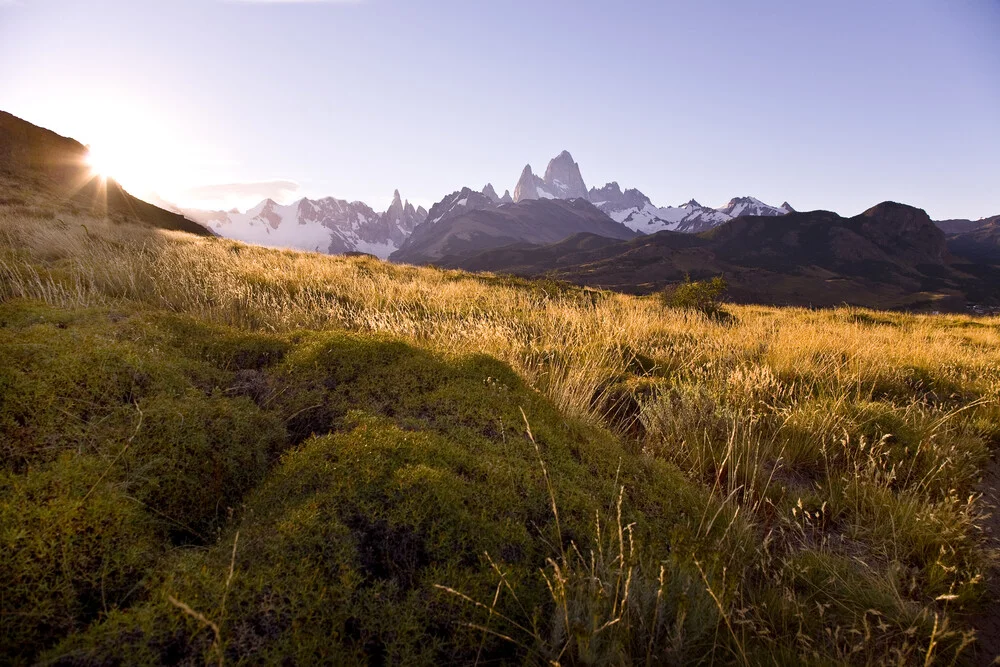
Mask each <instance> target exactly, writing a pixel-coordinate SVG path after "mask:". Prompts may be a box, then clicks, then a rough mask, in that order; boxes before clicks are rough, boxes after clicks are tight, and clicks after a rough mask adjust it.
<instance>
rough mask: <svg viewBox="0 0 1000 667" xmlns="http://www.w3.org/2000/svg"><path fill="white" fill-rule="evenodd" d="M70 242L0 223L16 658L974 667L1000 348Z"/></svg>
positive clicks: (913, 325)
mask: <svg viewBox="0 0 1000 667" xmlns="http://www.w3.org/2000/svg"><path fill="white" fill-rule="evenodd" d="M904 213H905V212H904ZM68 219H70V220H73V221H74V222H79V223H80V224H66V225H53V224H46V222H47V221H45V220H41V219H38V218H35V217H30V216H26V215H25V214H24V213H23V212H22V211H21V210H20V208H19V207H18V206H16V205H11V204H9V203H6V202H0V527H2V530H0V582H2V592H3V594H2V595H0V619H2V623H0V662H2V663H4V664H8V663H13V664H34V663H39V662H40V663H42V664H60V665H97V664H178V663H179V664H203V663H208V662H210V663H213V664H217V663H219V662H229V663H230V664H240V663H260V664H272V663H282V662H288V663H294V664H315V663H332V664H345V663H346V664H372V663H376V664H384V663H392V664H420V665H423V664H426V665H432V664H470V663H473V664H474V663H475V662H476V661H477V660H478V661H480V662H482V663H483V664H541V663H547V664H551V663H552V662H553V661H556V660H558V661H560V662H561V663H562V664H584V663H596V664H619V663H628V664H692V663H695V664H697V663H699V662H709V661H714V662H715V663H723V664H731V663H733V664H771V663H774V662H780V663H782V664H804V663H805V664H813V663H821V664H843V663H845V662H848V663H853V664H859V665H860V664H885V663H892V664H921V665H922V664H927V663H928V662H930V663H934V662H935V661H936V662H939V663H941V664H951V663H952V662H953V658H956V657H957V658H959V661H961V660H962V659H963V658H970V659H975V658H976V657H977V656H974V655H971V656H970V655H969V654H970V653H971V651H972V650H973V649H970V648H969V646H968V644H967V643H966V642H965V641H964V640H965V639H971V637H969V636H966V635H963V633H964V632H966V631H967V629H968V628H970V627H971V624H970V623H969V622H968V618H969V616H968V615H969V614H971V613H976V612H977V611H978V610H980V609H981V607H980V606H979V601H980V600H981V598H982V593H983V591H984V590H985V584H988V583H989V582H991V581H995V580H996V577H997V575H996V574H995V573H992V572H989V571H987V570H985V567H986V565H985V564H986V563H987V561H986V553H985V551H984V550H983V548H982V542H981V532H980V530H979V526H978V524H977V522H978V521H979V517H980V516H981V515H982V514H983V512H984V510H985V508H984V507H983V505H982V501H981V500H980V498H979V496H978V495H976V494H975V493H974V491H975V488H976V484H977V482H978V480H979V479H980V472H981V470H982V469H983V466H984V465H985V464H986V463H987V461H988V460H989V457H990V450H991V447H993V445H994V444H995V443H996V442H997V440H998V438H1000V427H998V426H997V425H998V424H1000V405H998V403H997V401H996V388H997V386H1000V328H998V326H997V324H998V322H997V320H996V319H988V318H971V317H963V316H938V317H929V316H916V315H909V314H901V313H887V312H872V311H860V310H857V309H835V310H826V311H808V312H807V311H803V310H798V309H777V308H761V307H755V306H740V305H732V304H729V305H727V306H726V309H727V311H729V313H730V317H729V318H728V319H727V320H726V321H724V322H723V321H717V320H714V319H710V318H707V317H705V316H703V315H702V314H700V313H697V312H689V311H683V310H676V309H672V308H665V307H664V306H663V305H662V303H660V301H659V300H658V299H654V298H644V297H634V296H628V295H623V294H616V293H611V292H604V291H597V290H591V289H583V288H577V287H573V286H570V285H566V284H564V283H557V282H555V281H541V282H534V281H528V280H523V279H517V278H510V277H498V276H483V275H472V274H466V273H461V272H456V271H444V270H436V269H430V268H420V267H412V266H398V265H393V264H389V263H386V262H381V261H378V260H375V259H372V258H350V257H330V256H322V255H316V254H312V253H298V252H291V251H277V250H271V249H267V248H261V247H255V246H247V245H244V244H241V243H238V242H234V241H232V240H229V239H223V238H218V237H199V236H194V235H191V234H161V233H158V232H156V231H155V230H151V229H150V228H149V227H148V226H136V225H132V224H128V223H124V224H122V223H117V222H115V221H113V220H108V219H97V218H93V217H85V216H82V215H81V216H78V217H77V218H68ZM901 223H905V220H902V221H901ZM859 224H860V225H864V224H866V223H865V222H864V221H860V222H859ZM84 225H85V226H84ZM686 238H687V239H688V241H689V242H692V243H695V244H698V243H703V242H704V239H701V238H698V237H686ZM577 241H578V243H577V247H578V250H580V251H587V250H588V249H591V250H592V249H593V248H594V247H599V246H601V245H602V244H605V243H607V240H605V239H601V238H599V237H594V236H589V237H580V236H578V237H577ZM619 512H620V514H619ZM598 521H599V523H598ZM984 577H985V582H984ZM873 619H877V621H873ZM734 620H736V621H738V622H739V623H738V625H735V627H734V623H733V621H734ZM567 626H568V627H571V628H573V631H572V636H567V634H566V632H565V630H566V628H567ZM932 654H933V655H932ZM928 656H930V657H931V658H932V659H931V660H928ZM978 657H982V656H978ZM987 662H988V661H987Z"/></svg>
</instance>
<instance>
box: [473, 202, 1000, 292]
mask: <svg viewBox="0 0 1000 667" xmlns="http://www.w3.org/2000/svg"><path fill="white" fill-rule="evenodd" d="M454 265H456V266H460V267H461V268H465V269H469V270H475V271H500V272H510V273H514V274H519V275H526V276H530V275H547V276H551V277H557V278H560V279H564V280H568V281H571V282H574V283H578V284H583V285H592V286H600V287H605V288H610V289H617V290H622V291H626V292H636V293H648V292H652V291H655V290H657V289H660V288H662V287H663V286H665V285H667V284H670V283H673V282H678V281H680V280H682V279H683V278H684V276H685V275H687V274H690V275H691V276H692V277H695V278H703V277H709V276H713V275H719V274H722V275H724V276H725V277H726V280H727V282H728V283H729V285H730V290H729V294H730V297H731V298H733V299H734V300H736V301H740V302H744V303H768V304H775V305H800V306H808V305H811V306H834V305H838V304H853V305H859V306H867V307H879V308H910V309H913V308H917V309H919V308H926V309H934V310H948V309H951V310H962V309H964V307H965V305H966V303H967V302H968V301H976V302H979V301H982V300H984V299H985V300H989V299H990V298H991V295H992V298H993V299H994V300H995V299H996V298H998V296H1000V295H997V294H996V290H995V289H994V288H993V287H992V285H995V284H996V282H995V281H993V280H992V279H987V278H988V277H984V276H983V275H982V272H981V271H978V269H977V268H976V267H970V266H969V265H968V261H967V260H962V259H960V258H955V257H952V256H951V255H950V253H949V251H948V247H947V245H946V240H945V236H944V234H943V232H941V231H940V230H939V229H938V228H937V227H935V226H934V224H933V223H932V222H931V220H930V219H929V218H928V217H927V215H926V213H924V212H923V211H922V210H920V209H916V208H913V207H909V206H905V205H901V204H895V203H891V202H886V203H883V204H879V205H878V206H875V207H873V208H871V209H869V210H868V211H865V212H864V213H862V214H861V215H858V216H855V217H853V218H842V217H840V216H838V215H837V214H835V213H831V212H828V211H812V212H807V213H797V212H793V213H789V214H787V215H782V216H766V217H743V218H737V219H735V220H732V221H730V222H728V223H725V224H722V225H719V226H718V227H715V228H714V229H712V230H710V231H707V232H704V233H701V234H697V235H685V234H676V233H671V232H661V233H659V234H654V235H651V236H644V237H640V238H638V239H634V240H631V241H627V242H623V243H617V244H609V243H603V242H597V241H594V240H592V239H579V238H578V239H567V240H565V241H563V242H561V243H558V244H554V245H548V246H539V245H535V246H527V245H524V244H521V245H515V246H512V247H510V248H504V249H499V250H495V251H490V252H487V253H481V254H479V255H477V256H475V257H470V258H468V259H465V260H463V261H460V262H456V263H455V264H454ZM977 271H978V273H977Z"/></svg>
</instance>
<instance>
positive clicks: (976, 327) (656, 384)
mask: <svg viewBox="0 0 1000 667" xmlns="http://www.w3.org/2000/svg"><path fill="white" fill-rule="evenodd" d="M41 217H42V216H39V214H38V211H32V210H25V209H24V207H21V208H19V209H17V210H14V209H11V208H9V207H8V208H6V209H4V208H2V207H0V300H5V299H13V298H28V299H39V300H42V301H45V302H46V303H48V304H52V305H58V306H77V305H102V306H107V307H110V308H116V307H127V306H128V304H143V305H147V306H152V307H156V308H162V309H166V310H170V311H174V312H179V313H187V314H192V315H196V316H198V317H200V318H204V319H206V320H209V321H213V322H217V323H224V324H228V325H233V326H237V327H241V328H246V329H252V330H264V331H293V330H296V329H343V330H350V331H359V332H384V333H390V334H392V335H394V336H398V337H401V338H403V339H406V340H408V341H410V342H412V343H415V344H417V345H420V346H423V347H426V348H429V349H432V350H434V351H437V352H440V353H444V354H445V355H448V354H460V353H468V352H469V351H476V352H483V353H486V354H489V355H492V356H495V357H497V358H499V359H502V360H504V361H506V362H508V363H509V364H510V365H511V366H512V367H513V368H514V369H515V370H516V371H517V372H518V373H519V374H520V375H522V376H523V377H524V378H525V380H526V381H527V382H528V383H529V384H530V385H531V386H533V387H535V388H536V389H538V390H539V391H541V392H543V393H544V394H546V395H547V396H548V397H549V398H550V399H551V400H552V401H553V402H554V403H555V404H556V405H557V406H558V407H559V408H560V409H562V410H563V411H564V412H565V413H566V414H569V415H572V416H575V417H581V418H585V419H588V420H591V421H592V422H595V423H598V422H600V423H605V424H606V425H607V426H609V427H611V428H614V429H617V430H619V431H620V432H621V434H622V437H623V438H625V439H626V440H627V442H629V443H631V445H632V446H634V447H636V448H637V449H641V450H642V451H644V452H646V453H647V454H648V455H649V456H652V457H657V458H662V459H666V460H668V461H670V462H672V463H673V464H675V465H677V466H678V467H680V468H681V469H682V470H684V471H685V472H686V474H687V475H689V476H690V477H691V478H692V479H696V480H698V481H700V482H701V483H703V484H704V485H706V487H708V488H710V489H711V490H712V491H713V492H714V493H715V494H717V496H718V497H719V498H720V499H722V500H723V502H724V503H725V504H726V506H727V507H729V508H730V509H731V510H732V512H734V513H735V514H736V515H739V516H741V517H742V518H743V519H744V520H746V521H748V522H749V523H750V525H752V526H753V527H754V531H753V532H752V533H751V535H752V537H750V538H748V540H749V541H748V543H747V544H746V545H745V549H746V550H747V552H751V553H754V554H756V555H757V556H756V563H757V565H756V566H755V567H754V568H750V569H749V570H748V571H745V572H742V573H739V575H737V576H734V577H731V578H730V581H731V582H732V583H731V589H730V590H726V591H719V592H718V597H717V598H716V599H715V600H714V601H711V608H710V609H709V610H708V611H705V610H704V609H702V608H701V607H699V609H700V610H701V611H699V612H698V613H700V614H711V613H720V614H721V615H722V616H723V617H724V618H725V619H726V622H727V623H729V624H731V627H732V628H733V633H734V634H735V635H737V636H738V637H742V636H746V635H750V634H753V635H754V636H755V637H756V638H757V639H758V640H761V638H763V641H764V642H765V644H767V642H771V643H772V644H773V650H774V651H776V653H775V654H774V656H771V657H772V658H774V659H775V660H778V661H781V660H784V659H788V660H790V661H796V660H800V659H820V658H822V657H824V656H825V657H827V658H829V657H830V656H834V657H835V659H837V660H841V659H842V660H847V661H853V662H883V661H893V662H900V663H919V662H924V661H925V660H928V661H933V660H935V659H938V658H943V657H945V656H948V657H950V656H954V655H956V654H957V653H958V652H961V651H962V650H964V649H965V648H966V644H967V643H968V640H969V639H970V635H969V634H968V633H967V632H965V631H963V630H962V628H963V627H964V626H963V625H962V622H963V621H962V620H961V619H962V618H963V614H965V613H968V612H969V610H973V611H974V609H975V603H976V600H977V597H978V596H979V595H981V592H982V582H983V578H984V576H991V575H988V568H989V563H988V562H986V560H985V559H984V556H983V551H982V548H981V538H980V536H979V532H978V528H977V526H978V525H980V523H981V522H982V516H983V514H984V512H985V508H984V507H983V506H982V503H981V500H980V498H979V496H978V494H977V492H976V484H977V481H978V480H979V477H980V475H981V473H982V470H983V467H984V466H985V465H986V463H987V461H988V459H989V456H990V452H991V449H992V448H994V447H996V446H997V444H998V443H1000V319H997V318H979V319H973V318H970V317H965V316H956V315H940V316H931V315H915V314H901V313H888V312H874V311H860V310H856V309H851V308H841V309H834V310H826V311H811V310H807V309H798V308H780V309H779V308H770V307H763V306H739V305H727V306H726V310H727V311H728V312H729V313H730V314H731V315H732V317H731V318H729V319H727V320H725V321H720V320H717V319H711V318H709V317H706V316H705V315H703V314H701V313H698V312H692V311H688V310H678V309H670V308H665V307H664V306H663V305H662V303H661V302H660V301H659V300H657V299H654V298H640V297H632V296H626V295H621V294H614V293H609V292H604V291H599V290H589V289H578V288H570V287H567V286H564V285H558V284H552V283H547V282H544V281H542V282H532V281H526V280H521V279H515V278H507V277H502V276H492V275H483V276H474V275H469V274H465V273H461V272H455V271H442V270H437V269H430V268H417V267H410V266H395V265H390V264H387V263H384V262H380V261H377V260H374V259H368V258H344V257H330V256H323V255H317V254H311V253H302V252H292V251H278V250H271V249H264V248H258V247H253V246H248V245H244V244H241V243H237V242H233V241H230V240H225V239H219V238H196V237H192V236H188V235H184V234H180V233H172V232H159V231H154V230H149V229H146V228H143V227H141V226H136V225H131V224H121V223H115V222H109V221H105V220H95V219H91V218H81V217H75V216H72V215H68V214H60V215H58V216H44V217H47V218H52V219H46V220H44V221H42V220H41V219H40V218H41ZM609 405H610V406H612V407H613V408H614V409H610V408H609ZM640 562H641V554H640V553H639V552H638V551H635V550H634V549H633V545H632V542H631V540H630V537H629V533H628V529H627V526H624V527H623V526H621V524H620V523H619V524H618V526H617V528H616V531H612V535H611V538H610V542H607V543H602V542H598V543H597V544H595V545H594V549H593V551H592V552H591V553H590V554H587V555H585V554H584V553H583V552H581V551H575V550H574V551H573V552H571V553H562V554H560V556H559V557H558V558H557V559H554V560H553V561H552V562H551V568H550V570H549V572H548V573H547V576H548V577H549V584H550V589H551V591H552V594H553V599H554V601H555V603H556V605H557V606H561V607H562V608H563V610H564V611H563V613H564V616H565V618H564V620H563V621H562V625H559V624H556V625H555V626H553V627H555V628H556V629H555V630H553V632H556V633H557V636H551V637H549V638H548V639H544V641H543V639H542V638H540V637H539V636H538V635H537V633H534V631H533V632H532V634H531V640H532V641H533V642H534V644H533V645H534V646H535V650H537V651H538V652H539V655H543V656H544V657H545V658H546V659H559V657H560V655H563V656H564V655H565V654H564V651H565V650H569V649H566V646H569V645H570V644H572V645H573V647H574V648H573V649H572V651H574V652H575V653H574V655H576V657H577V658H578V659H579V660H580V661H584V662H588V661H594V662H600V660H599V659H598V658H599V656H598V654H601V655H610V653H614V652H620V651H623V650H624V649H623V648H622V647H621V642H622V641H625V640H624V639H622V637H621V636H618V635H616V633H618V630H619V629H620V628H626V627H638V626H637V624H640V620H639V619H647V617H648V614H649V613H652V614H653V615H654V616H653V619H654V620H653V621H650V622H652V626H650V628H651V629H650V628H646V629H645V630H644V631H643V633H638V634H635V635H634V636H635V637H641V641H640V643H642V642H647V641H648V642H652V643H654V644H655V645H656V646H657V647H659V649H663V650H664V651H666V652H665V653H660V654H657V655H659V656H660V657H661V658H664V659H666V657H669V656H670V655H673V656H677V655H682V654H684V651H683V650H682V649H681V648H679V647H681V646H682V644H683V642H682V639H683V638H684V637H685V636H686V635H685V633H686V631H684V630H683V628H684V627H685V626H684V621H683V618H679V617H678V614H681V616H683V614H687V613H689V612H687V611H683V612H682V611H678V610H680V609H681V606H676V605H675V607H673V611H672V612H671V613H673V614H674V615H673V616H670V617H668V616H663V617H662V618H661V617H660V614H663V613H664V612H663V609H662V606H661V600H662V598H663V596H664V595H666V592H665V591H667V589H668V588H670V586H674V584H673V583H670V582H676V581H683V582H684V584H683V586H685V587H690V586H692V585H693V584H692V583H691V582H693V581H694V582H697V581H699V580H700V579H701V578H703V577H697V572H693V573H692V572H691V571H690V570H689V569H687V570H685V569H683V568H681V569H680V570H678V572H680V574H678V573H677V572H675V573H674V574H671V571H670V570H669V568H668V569H664V568H665V567H666V565H664V564H652V565H649V567H642V568H640ZM650 568H651V569H650ZM498 572H499V571H498ZM668 575H669V576H668ZM670 576H674V579H670ZM665 577H666V578H665ZM668 580H669V581H668ZM705 581H706V582H707V579H706V580H705ZM501 583H502V575H501ZM608 586H613V589H614V590H613V591H611V592H609V589H608V588H607V587H608ZM500 590H501V588H498V591H500ZM670 590H674V589H670ZM677 590H680V589H677ZM685 590H687V589H685ZM691 590H694V589H691ZM706 592H709V593H712V594H713V595H714V594H715V592H714V591H711V590H709V591H706V590H705V589H704V588H701V589H699V593H698V595H702V594H704V593H706ZM498 594H499V593H498ZM671 594H672V595H673V594H674V593H671ZM676 594H677V595H680V593H676ZM685 595H686V594H685ZM691 595H694V593H691ZM623 596H624V597H623ZM685 599H688V598H685ZM692 599H693V598H692ZM699 599H701V598H699ZM701 601H702V602H705V600H704V599H701ZM678 604H679V603H678ZM685 604H687V603H685ZM692 604H693V603H692ZM699 604H700V603H699ZM595 605H597V606H595ZM607 605H610V607H608V606H607ZM570 606H572V607H573V608H574V609H576V610H577V611H576V612H574V617H575V618H577V617H578V618H587V619H589V620H588V621H587V622H586V624H584V625H586V628H587V629H586V630H585V631H580V633H578V630H579V628H580V627H582V626H580V623H582V621H579V620H577V621H573V620H571V619H570V618H569V608H570ZM636 609H641V610H643V611H642V612H641V613H639V612H635V613H636V614H638V615H635V616H630V614H633V612H634V611H635V610H636ZM685 609H687V608H686V607H685ZM643 614H645V615H643ZM616 619H617V620H616ZM642 622H646V621H642ZM587 624H589V625H587ZM595 624H596V625H595ZM609 624H610V625H609ZM611 626H616V629H614V630H611ZM650 633H653V634H650ZM663 633H666V634H663ZM671 633H673V634H671ZM577 635H579V636H577ZM668 635H669V637H672V638H669V640H668V639H663V641H661V639H662V638H663V637H667V636H668ZM616 636H617V637H618V638H617V639H612V638H613V637H616ZM628 637H629V638H630V639H629V641H632V639H634V637H633V634H629V635H628ZM658 637H659V638H661V639H657V638H658ZM605 638H607V639H605ZM637 641H638V640H637ZM602 642H603V643H602ZM557 645H558V646H559V647H560V649H559V650H557V651H555V653H554V654H553V651H552V648H551V647H552V646H557ZM742 645H743V644H742V643H741V642H739V641H738V642H736V643H735V644H734V646H742ZM546 646H547V647H548V648H545V647H546ZM609 647H610V648H609ZM670 647H674V648H670ZM633 649H635V647H632V649H629V654H630V655H636V654H637V653H636V651H637V650H638V649H635V650H633ZM659 649H658V650H659ZM675 649H676V650H675ZM650 650H652V649H650ZM671 651H673V652H672V653H671ZM609 652H610V653H609ZM639 653H641V652H639ZM649 655H652V653H649ZM734 656H737V654H736V653H732V654H731V655H730V656H729V658H727V659H738V660H743V659H747V657H746V656H743V657H742V658H734ZM761 657H762V656H756V658H755V657H754V656H750V658H749V659H750V660H751V661H753V660H755V659H760V658H761Z"/></svg>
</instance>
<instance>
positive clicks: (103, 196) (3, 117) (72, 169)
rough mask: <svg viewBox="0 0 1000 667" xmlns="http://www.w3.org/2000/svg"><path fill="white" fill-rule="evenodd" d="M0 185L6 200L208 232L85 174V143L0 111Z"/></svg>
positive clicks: (202, 232)
mask: <svg viewBox="0 0 1000 667" xmlns="http://www.w3.org/2000/svg"><path fill="white" fill-rule="evenodd" d="M0 176H2V177H3V179H2V185H0V188H2V190H3V193H2V194H3V195H4V196H5V197H6V198H7V199H10V200H11V201H17V200H20V199H22V198H23V197H20V196H19V195H17V194H16V193H17V192H21V193H25V194H28V195H30V196H39V195H40V196H43V197H44V198H45V199H47V200H49V201H55V202H56V203H57V204H59V205H62V206H74V207H78V208H83V209H84V210H87V211H89V212H91V213H94V214H96V215H110V216H117V217H127V218H132V219H136V220H139V221H141V222H144V223H146V224H148V225H152V226H154V227H159V228H162V229H173V230H179V231H184V232H190V233H192V234H201V235H210V234H211V232H209V231H208V230H207V229H206V228H205V227H203V226H201V225H199V224H198V223H196V222H192V221H191V220H188V219H187V218H185V217H184V216H182V215H179V214H177V213H173V212H171V211H165V210H164V209H162V208H159V207H158V206H153V205H152V204H150V203H148V202H144V201H142V200H141V199H138V198H136V197H133V196H132V195H130V194H129V193H128V192H126V191H125V190H124V189H123V188H122V187H121V185H119V184H118V183H117V182H116V181H114V180H113V179H110V178H109V179H103V178H100V177H97V176H95V175H93V174H92V173H91V170H90V168H89V167H88V166H87V147H86V146H84V145H83V144H81V143H80V142H78V141H76V140H74V139H70V138H68V137H63V136H60V135H58V134H56V133H55V132H52V131H51V130H46V129H45V128H41V127H38V126H37V125H32V124H31V123H29V122H27V121H25V120H22V119H20V118H18V117H17V116H14V115H12V114H9V113H7V112H5V111H0Z"/></svg>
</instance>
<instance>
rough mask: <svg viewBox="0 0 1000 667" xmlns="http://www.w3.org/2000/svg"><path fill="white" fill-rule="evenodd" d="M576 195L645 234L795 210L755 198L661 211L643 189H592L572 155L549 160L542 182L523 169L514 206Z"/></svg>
mask: <svg viewBox="0 0 1000 667" xmlns="http://www.w3.org/2000/svg"><path fill="white" fill-rule="evenodd" d="M576 197H583V198H586V199H589V200H590V202H591V203H592V204H593V205H594V206H596V207H597V208H599V209H601V210H602V211H604V213H606V214H607V215H608V216H610V217H611V218H612V219H613V220H615V221H616V222H620V223H622V224H624V225H626V226H628V227H629V228H631V229H633V230H635V231H637V232H641V233H643V234H653V233H656V232H661V231H664V230H670V231H675V232H687V233H697V232H702V231H705V230H707V229H711V228H712V227H715V226H716V225H720V224H722V223H724V222H727V221H729V220H732V219H733V218H736V217H739V216H744V215H784V214H786V213H789V212H791V211H792V208H791V207H790V206H788V205H787V203H785V204H783V205H782V207H779V208H776V207H774V206H770V205H768V204H765V203H764V202H762V201H760V200H759V199H754V198H753V197H736V198H734V199H732V200H730V202H729V203H728V204H726V205H725V206H722V207H719V208H718V209H714V208H709V207H707V206H702V205H701V204H699V203H698V202H696V201H695V200H693V199H692V200H690V201H689V202H687V203H686V204H682V205H681V206H664V207H659V206H656V205H655V204H653V203H652V202H651V201H650V199H649V197H647V196H646V195H644V194H643V193H642V192H640V191H639V190H636V189H634V188H628V189H626V190H624V191H623V190H622V189H621V186H619V185H618V183H616V182H611V183H608V184H607V185H605V186H604V187H603V188H591V189H590V190H589V191H588V190H587V188H586V186H585V185H584V181H583V177H582V175H581V174H580V165H579V164H577V163H576V162H574V161H573V156H572V155H570V154H569V152H568V151H563V152H561V153H560V154H559V155H557V156H556V157H554V158H552V160H550V161H549V165H548V168H546V170H545V177H544V178H539V177H538V176H537V175H535V174H534V172H532V170H531V165H527V166H525V168H524V171H523V172H521V178H520V179H519V180H518V182H517V186H516V187H515V188H514V201H515V202H519V201H522V200H525V199H541V198H558V199H573V198H576Z"/></svg>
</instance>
